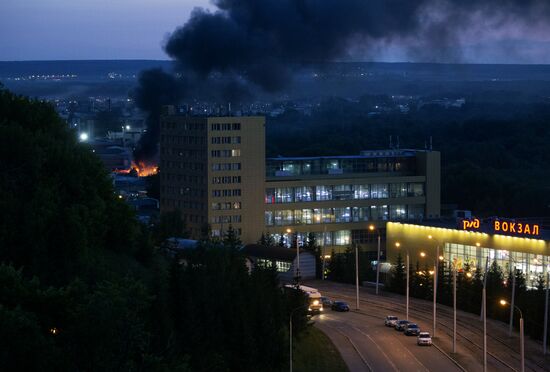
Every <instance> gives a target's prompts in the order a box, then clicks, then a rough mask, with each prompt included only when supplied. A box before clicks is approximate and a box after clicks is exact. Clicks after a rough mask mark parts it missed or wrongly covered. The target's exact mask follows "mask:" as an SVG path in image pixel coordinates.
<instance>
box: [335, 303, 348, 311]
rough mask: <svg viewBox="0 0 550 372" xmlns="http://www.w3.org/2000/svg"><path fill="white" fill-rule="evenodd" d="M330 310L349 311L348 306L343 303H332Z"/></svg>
mask: <svg viewBox="0 0 550 372" xmlns="http://www.w3.org/2000/svg"><path fill="white" fill-rule="evenodd" d="M331 308H332V310H334V311H349V306H348V304H347V303H345V302H344V301H334V302H333V303H332V306H331Z"/></svg>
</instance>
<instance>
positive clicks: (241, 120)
mask: <svg viewBox="0 0 550 372" xmlns="http://www.w3.org/2000/svg"><path fill="white" fill-rule="evenodd" d="M264 126H265V119H264V117H199V116H185V115H174V114H173V112H172V113H171V112H167V115H164V116H163V117H162V120H161V138H160V152H161V155H160V161H161V162H160V177H161V181H160V185H161V206H160V208H161V212H162V211H167V210H173V209H176V208H177V209H179V210H181V211H182V215H183V219H184V221H185V222H186V225H187V229H188V230H189V231H190V233H191V237H192V238H198V237H199V236H201V233H202V230H204V229H205V226H207V225H208V226H210V229H211V234H212V235H214V236H219V235H220V234H221V232H222V231H224V230H227V228H228V227H229V226H230V225H231V226H232V227H233V228H234V229H235V230H236V231H237V232H238V233H239V234H240V235H241V239H242V240H243V241H245V242H252V241H256V240H257V239H258V236H259V235H258V236H256V232H257V231H260V234H261V231H262V230H263V220H264V211H263V209H262V208H261V206H260V204H261V201H262V200H263V189H264V177H265V172H264V169H265V135H264V133H265V128H264ZM245 226H246V228H245Z"/></svg>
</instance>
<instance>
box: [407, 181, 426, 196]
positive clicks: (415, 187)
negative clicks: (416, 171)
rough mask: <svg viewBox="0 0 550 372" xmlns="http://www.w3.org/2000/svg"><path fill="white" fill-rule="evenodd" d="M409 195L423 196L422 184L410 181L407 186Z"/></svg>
mask: <svg viewBox="0 0 550 372" xmlns="http://www.w3.org/2000/svg"><path fill="white" fill-rule="evenodd" d="M408 195H409V196H424V184H423V183H420V182H411V183H409V187H408Z"/></svg>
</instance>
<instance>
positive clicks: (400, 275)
mask: <svg viewBox="0 0 550 372" xmlns="http://www.w3.org/2000/svg"><path fill="white" fill-rule="evenodd" d="M405 275H406V274H405V264H404V263H403V256H401V252H399V253H398V254H397V259H396V262H395V265H394V266H393V268H392V273H391V280H390V288H391V290H392V291H393V292H396V293H401V294H404V293H405Z"/></svg>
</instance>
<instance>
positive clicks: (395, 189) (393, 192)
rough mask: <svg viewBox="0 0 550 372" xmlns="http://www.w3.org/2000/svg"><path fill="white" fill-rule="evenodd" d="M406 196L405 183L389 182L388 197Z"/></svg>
mask: <svg viewBox="0 0 550 372" xmlns="http://www.w3.org/2000/svg"><path fill="white" fill-rule="evenodd" d="M406 196H407V184H406V183H391V184H390V198H403V197H406Z"/></svg>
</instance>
